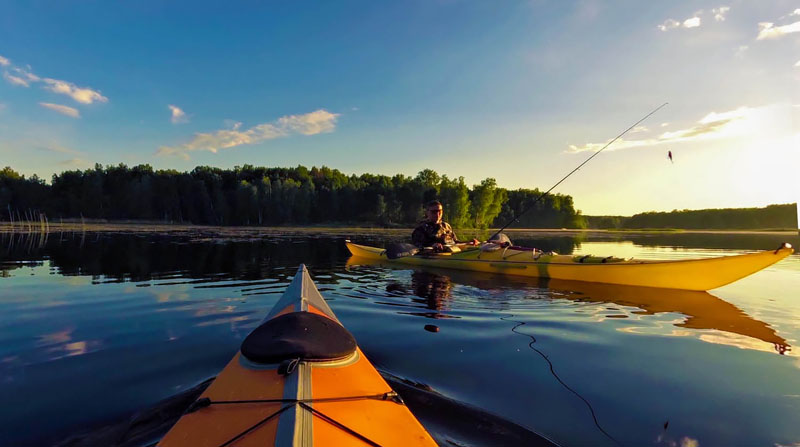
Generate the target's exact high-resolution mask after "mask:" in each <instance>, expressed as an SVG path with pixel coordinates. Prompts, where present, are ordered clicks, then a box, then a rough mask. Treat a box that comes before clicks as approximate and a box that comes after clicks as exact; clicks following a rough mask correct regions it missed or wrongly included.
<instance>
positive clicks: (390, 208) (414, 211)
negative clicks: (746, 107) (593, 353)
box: [0, 164, 585, 228]
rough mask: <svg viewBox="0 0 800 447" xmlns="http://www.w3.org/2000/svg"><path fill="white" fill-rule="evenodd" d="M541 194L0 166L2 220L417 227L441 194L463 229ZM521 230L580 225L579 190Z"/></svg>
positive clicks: (377, 178) (444, 185)
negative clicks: (44, 171)
mask: <svg viewBox="0 0 800 447" xmlns="http://www.w3.org/2000/svg"><path fill="white" fill-rule="evenodd" d="M540 194H541V192H540V191H539V190H538V189H518V190H507V189H505V188H501V187H499V186H498V185H497V182H496V181H495V179H492V178H487V179H485V180H483V181H481V182H480V183H479V184H477V185H473V186H472V187H468V186H467V184H466V183H465V181H464V177H458V178H449V177H448V176H446V175H439V174H438V173H436V172H435V171H433V170H430V169H426V170H423V171H421V172H419V173H418V174H417V175H416V176H414V177H411V176H406V175H403V174H397V175H394V176H391V177H390V176H386V175H374V174H362V175H346V174H344V173H342V172H341V171H339V170H337V169H331V168H328V167H324V166H323V167H321V168H317V167H312V168H311V169H308V168H306V167H304V166H297V167H295V168H268V167H255V166H251V165H245V166H241V167H238V166H237V167H235V168H234V169H221V168H215V167H209V166H198V167H196V168H194V169H193V170H192V171H190V172H179V171H176V170H154V169H153V168H152V167H151V166H150V165H138V166H134V167H132V168H129V167H128V166H126V165H124V164H119V165H116V166H112V165H108V166H102V165H100V164H96V165H95V166H94V168H90V169H85V170H69V171H64V172H62V173H59V174H54V175H53V177H52V181H51V182H50V183H47V182H45V181H44V180H42V179H40V178H39V177H37V176H36V175H33V176H31V177H29V178H26V177H25V176H24V175H21V174H19V173H18V172H16V171H14V170H13V169H11V168H10V167H6V168H4V169H2V170H0V220H6V221H9V220H38V217H37V218H35V219H34V218H33V216H41V215H44V216H47V217H48V218H49V219H50V220H51V221H52V220H54V219H58V218H64V219H70V218H71V219H75V218H89V219H108V220H148V221H162V222H171V223H184V224H206V225H309V224H324V223H338V224H370V225H382V226H410V225H414V224H416V223H417V222H418V221H419V220H420V219H422V217H423V214H422V213H423V208H422V205H423V204H424V203H425V202H427V201H429V200H432V199H439V200H440V201H441V202H442V203H443V205H444V208H445V219H446V220H447V221H448V222H450V224H451V225H453V226H454V227H456V228H487V227H492V226H498V225H502V224H504V223H506V222H507V221H509V220H511V219H517V218H518V217H519V216H520V214H521V213H522V211H524V210H525V209H526V207H528V206H530V205H531V204H532V203H533V202H534V200H535V198H536V197H538V196H539V195H540ZM515 226H517V227H520V226H522V227H530V228H534V227H540V228H541V227H550V228H552V227H558V228H560V227H568V228H583V227H585V221H584V219H583V216H581V214H580V211H576V210H575V208H574V204H573V201H572V197H570V196H568V195H561V194H555V195H552V196H548V197H546V198H545V199H544V200H541V201H540V202H538V203H537V204H536V208H535V210H534V211H531V212H530V213H528V214H526V215H525V216H523V217H522V218H521V219H519V221H518V223H515Z"/></svg>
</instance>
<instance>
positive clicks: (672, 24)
mask: <svg viewBox="0 0 800 447" xmlns="http://www.w3.org/2000/svg"><path fill="white" fill-rule="evenodd" d="M679 26H681V22H679V21H677V20H674V19H667V20H665V21H664V23H662V24H661V25H658V29H660V30H661V31H667V30H671V29H673V28H677V27H679Z"/></svg>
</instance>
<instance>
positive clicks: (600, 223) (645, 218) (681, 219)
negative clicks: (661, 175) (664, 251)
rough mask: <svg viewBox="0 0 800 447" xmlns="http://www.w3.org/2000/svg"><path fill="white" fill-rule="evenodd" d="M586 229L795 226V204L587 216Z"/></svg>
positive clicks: (737, 228)
mask: <svg viewBox="0 0 800 447" xmlns="http://www.w3.org/2000/svg"><path fill="white" fill-rule="evenodd" d="M586 221H587V223H588V226H589V228H618V229H619V228H685V229H714V230H749V229H767V228H776V229H778V228H797V204H795V203H789V204H783V205H769V206H767V207H764V208H723V209H704V210H682V211H678V210H674V211H670V212H655V211H651V212H647V213H639V214H634V215H633V216H631V217H623V216H586Z"/></svg>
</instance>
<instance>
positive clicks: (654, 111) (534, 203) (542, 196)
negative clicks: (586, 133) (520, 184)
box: [488, 102, 669, 240]
mask: <svg viewBox="0 0 800 447" xmlns="http://www.w3.org/2000/svg"><path fill="white" fill-rule="evenodd" d="M667 104H669V103H668V102H665V103H664V104H661V105H660V106H658V107H656V108H655V109H653V111H652V112H650V113H648V114H647V115H645V116H644V117H643V118H642V119H640V120H639V121H636V122H635V123H633V125H632V126H631V127H629V128H627V129H625V130H624V131H623V132H622V133H621V134H619V135H617V136H616V137H614V139H613V140H611V141H609V142H608V143H606V145H605V146H603V148H602V149H600V150H599V151H597V152H595V153H594V154H592V156H591V157H589V158H587V159H586V160H585V161H584V162H583V163H581V164H579V165H578V167H577V168H575V169H573V170H572V171H570V173H569V174H567V175H565V176H564V177H563V178H562V179H561V180H559V181H558V182H557V183H556V184H555V185H553V186H552V187H551V188H550V189H548V190H547V191H545V192H544V193H543V194H541V195H540V196H539V197H537V198H536V200H534V201H533V203H531V204H530V205H529V206H528V207H527V208H525V210H524V211H522V212H521V213H519V216H516V217H514V218H512V219H511V220H510V221H508V223H506V224H505V225H503V226H502V227H500V229H499V230H497V232H496V233H494V234H493V235H492V237H490V238H489V239H488V240H492V239H493V238H494V237H495V236H497V235H498V234H500V233H502V232H503V230H505V229H506V228H508V226H509V225H511V224H513V223H514V222H519V218H520V217H522V216H524V215H525V214H526V213H527V212H528V211H530V210H532V209H533V207H534V205H536V204H537V203H538V202H539V201H540V200H542V199H543V198H544V197H545V196H546V195H548V194H550V191H552V190H554V189H555V188H556V186H558V185H560V184H561V182H563V181H564V180H566V179H567V178H569V176H571V175H572V174H574V173H575V172H576V171H577V170H578V169H580V168H582V167H583V165H585V164H586V163H589V161H590V160H591V159H593V158H594V157H596V156H597V155H598V154H599V153H600V152H603V151H604V150H605V148H607V147H609V146H611V143H613V142H615V141H617V140H619V139H620V138H622V136H623V135H625V134H626V133H628V131H630V130H631V129H633V128H634V127H636V126H638V125H639V123H641V122H642V121H644V120H646V119H647V118H649V117H650V115H652V114H654V113H656V112H658V111H659V110H660V109H661V108H662V107H664V106H665V105H667Z"/></svg>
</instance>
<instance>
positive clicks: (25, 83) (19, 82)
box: [3, 71, 30, 87]
mask: <svg viewBox="0 0 800 447" xmlns="http://www.w3.org/2000/svg"><path fill="white" fill-rule="evenodd" d="M3 78H4V79H5V80H6V81H8V82H9V83H10V84H11V85H19V86H22V87H30V84H29V83H28V81H26V80H25V79H22V78H20V77H19V76H14V75H12V74H11V73H9V72H7V71H6V72H3Z"/></svg>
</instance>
